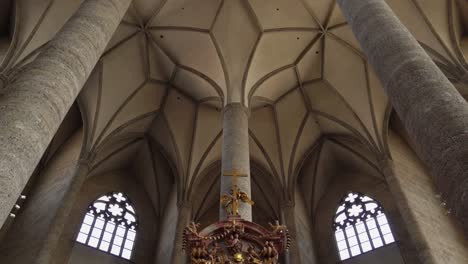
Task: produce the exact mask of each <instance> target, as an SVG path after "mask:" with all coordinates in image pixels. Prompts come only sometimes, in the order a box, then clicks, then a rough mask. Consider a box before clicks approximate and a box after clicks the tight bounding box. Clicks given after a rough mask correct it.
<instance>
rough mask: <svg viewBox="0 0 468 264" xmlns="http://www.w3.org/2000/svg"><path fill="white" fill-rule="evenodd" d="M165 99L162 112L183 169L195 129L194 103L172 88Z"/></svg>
mask: <svg viewBox="0 0 468 264" xmlns="http://www.w3.org/2000/svg"><path fill="white" fill-rule="evenodd" d="M166 100H167V102H166V105H165V108H164V114H165V115H166V117H167V122H168V123H169V128H170V130H171V133H172V134H173V135H174V139H175V143H176V145H177V149H178V153H179V155H180V158H181V165H182V167H183V168H184V171H185V170H186V169H187V166H188V158H189V155H190V148H191V144H192V136H193V132H194V129H195V126H194V121H195V114H196V105H195V103H194V102H192V100H190V99H189V98H187V97H185V96H184V95H182V94H181V93H179V92H177V91H176V90H174V89H171V90H170V91H169V95H168V97H167V99H166Z"/></svg>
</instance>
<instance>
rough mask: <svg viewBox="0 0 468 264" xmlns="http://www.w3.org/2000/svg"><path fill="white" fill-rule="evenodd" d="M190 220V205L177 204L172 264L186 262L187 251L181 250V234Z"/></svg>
mask: <svg viewBox="0 0 468 264" xmlns="http://www.w3.org/2000/svg"><path fill="white" fill-rule="evenodd" d="M191 220H192V205H191V204H189V203H182V204H180V205H179V213H178V216H177V228H176V237H175V241H174V249H173V252H172V262H171V263H174V264H183V263H187V253H186V252H184V251H182V246H183V236H182V234H183V233H184V229H185V227H186V226H187V225H188V224H189V223H190V221H191Z"/></svg>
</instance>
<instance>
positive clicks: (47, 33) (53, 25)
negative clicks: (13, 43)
mask: <svg viewBox="0 0 468 264" xmlns="http://www.w3.org/2000/svg"><path fill="white" fill-rule="evenodd" d="M36 2H39V3H37V4H36ZM41 2H42V3H41ZM82 2H83V0H72V1H53V4H52V6H51V7H50V9H49V10H48V11H47V13H46V15H45V16H44V19H43V20H42V21H40V20H37V22H39V21H40V22H41V24H40V26H39V27H38V28H37V31H36V32H35V34H34V36H33V37H32V38H31V40H30V41H29V43H28V45H27V47H26V49H25V50H24V52H23V53H22V54H21V57H20V59H22V58H23V57H24V56H26V55H28V54H29V53H31V52H32V51H34V50H35V49H37V48H39V47H40V46H41V45H43V44H45V43H46V42H47V41H49V40H50V39H51V38H52V37H53V36H55V34H56V33H57V32H58V31H59V30H60V29H61V28H62V26H63V25H64V24H65V22H66V21H67V20H68V19H69V18H70V17H71V16H72V15H73V13H74V12H75V11H76V10H77V9H78V7H79V6H80V4H81V3H82ZM43 4H44V3H43V1H34V3H28V4H26V5H30V6H32V7H33V8H37V7H39V10H41V7H42V6H43ZM37 5H38V6H37ZM23 7H24V6H23V4H21V8H20V9H22V8H23ZM28 9H29V8H28ZM33 12H37V11H33ZM21 15H22V14H21ZM33 16H34V15H33ZM20 19H22V18H21V17H20ZM22 23H23V21H21V22H20V24H21V26H20V27H21V30H20V31H22V30H23V28H22V27H23V24H22ZM20 43H21V42H20Z"/></svg>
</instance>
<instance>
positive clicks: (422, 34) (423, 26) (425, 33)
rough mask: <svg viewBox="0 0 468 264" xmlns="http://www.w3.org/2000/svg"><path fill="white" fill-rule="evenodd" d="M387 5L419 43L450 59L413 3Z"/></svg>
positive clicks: (392, 0)
mask: <svg viewBox="0 0 468 264" xmlns="http://www.w3.org/2000/svg"><path fill="white" fill-rule="evenodd" d="M441 2H445V1H441ZM387 4H388V5H389V6H390V7H391V8H392V9H393V11H394V12H395V14H396V15H397V16H398V18H399V19H400V21H401V22H402V23H403V24H404V25H405V26H406V27H407V28H408V29H409V31H410V32H411V33H412V34H413V35H414V36H415V37H416V39H417V40H418V41H420V42H423V43H424V44H426V45H428V46H429V47H431V48H432V49H434V50H435V51H437V52H439V53H440V54H442V55H443V56H445V57H446V58H448V55H447V53H446V52H445V49H444V48H443V46H442V45H441V43H440V42H439V40H437V38H436V36H435V35H434V34H433V32H432V31H431V28H430V26H429V25H428V24H427V23H426V21H425V20H424V16H423V15H422V13H421V12H420V11H419V10H418V8H417V7H416V6H415V4H414V3H413V2H412V1H409V0H406V1H401V0H387Z"/></svg>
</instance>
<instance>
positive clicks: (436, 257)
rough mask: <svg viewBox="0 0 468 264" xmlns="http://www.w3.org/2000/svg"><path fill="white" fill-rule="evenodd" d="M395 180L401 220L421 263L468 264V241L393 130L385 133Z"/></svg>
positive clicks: (412, 155)
mask: <svg viewBox="0 0 468 264" xmlns="http://www.w3.org/2000/svg"><path fill="white" fill-rule="evenodd" d="M389 146H390V150H391V155H392V158H393V168H394V176H395V183H396V186H397V188H399V192H400V193H401V197H397V196H396V199H397V200H398V202H401V203H404V204H405V205H406V207H407V208H408V212H406V213H407V214H408V215H406V216H405V220H406V221H405V222H406V223H407V227H408V229H409V231H410V232H414V235H413V234H412V235H413V237H414V238H413V239H414V240H415V243H416V246H417V247H418V251H419V253H418V254H419V255H420V257H421V259H422V261H423V263H450V264H462V263H463V264H464V263H468V241H467V240H466V239H465V238H464V237H463V235H462V230H461V228H460V227H459V226H458V224H457V223H456V222H455V220H454V219H453V217H452V216H448V215H446V211H447V209H445V208H443V207H442V206H441V201H440V200H439V199H438V198H437V196H436V194H437V191H436V190H435V188H434V186H433V181H432V178H431V177H430V175H429V173H428V171H427V169H426V168H425V167H424V166H423V164H422V163H421V161H420V160H419V159H418V157H417V156H416V155H415V153H414V152H413V151H412V150H411V149H410V147H409V146H408V145H407V144H406V143H405V142H404V141H403V140H402V139H401V138H400V137H399V136H398V135H396V134H395V133H393V132H392V131H390V133H389Z"/></svg>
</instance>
